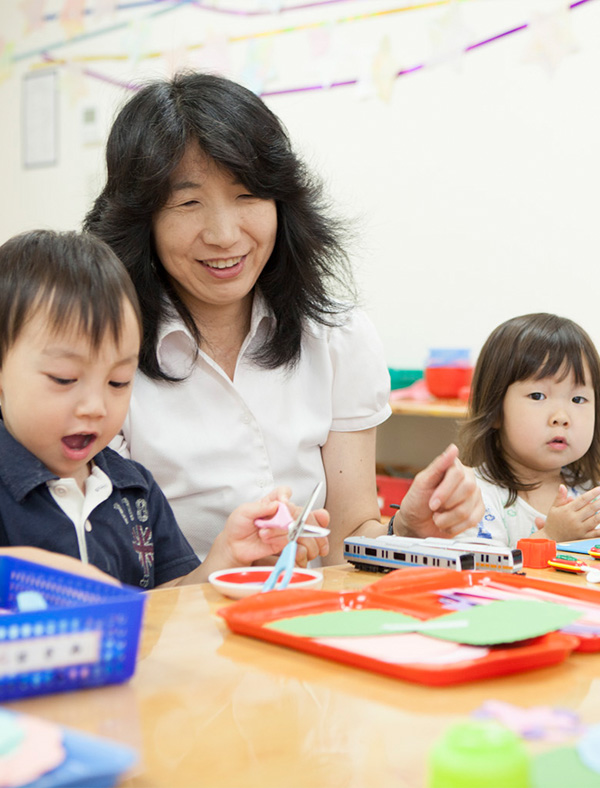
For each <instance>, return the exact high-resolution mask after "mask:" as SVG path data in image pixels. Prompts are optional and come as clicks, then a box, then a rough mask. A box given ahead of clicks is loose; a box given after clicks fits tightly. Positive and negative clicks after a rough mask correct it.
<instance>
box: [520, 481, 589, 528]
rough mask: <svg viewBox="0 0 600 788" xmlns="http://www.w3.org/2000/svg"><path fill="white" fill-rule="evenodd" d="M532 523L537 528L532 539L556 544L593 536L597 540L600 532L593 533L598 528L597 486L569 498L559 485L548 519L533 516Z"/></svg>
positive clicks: (563, 487)
mask: <svg viewBox="0 0 600 788" xmlns="http://www.w3.org/2000/svg"><path fill="white" fill-rule="evenodd" d="M535 524H536V525H537V527H538V528H539V531H538V532H537V534H536V536H541V537H545V538H546V539H554V540H555V541H556V542H564V541H573V540H575V539H593V538H594V537H598V539H599V540H600V529H599V530H596V526H598V525H600V487H594V489H593V490H588V492H586V493H583V495H579V496H577V498H573V497H572V496H570V495H569V494H568V491H567V488H566V486H565V485H564V484H561V485H560V487H559V488H558V493H557V496H556V498H555V499H554V503H553V504H552V507H551V508H550V511H549V512H548V516H547V517H546V518H545V519H544V518H543V517H537V518H536V520H535Z"/></svg>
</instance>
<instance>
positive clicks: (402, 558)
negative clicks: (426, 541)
mask: <svg viewBox="0 0 600 788" xmlns="http://www.w3.org/2000/svg"><path fill="white" fill-rule="evenodd" d="M394 559H395V560H396V561H406V553H394Z"/></svg>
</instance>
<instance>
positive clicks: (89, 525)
mask: <svg viewBox="0 0 600 788" xmlns="http://www.w3.org/2000/svg"><path fill="white" fill-rule="evenodd" d="M85 530H86V531H87V532H88V534H89V532H90V531H91V530H92V524H91V523H90V521H89V520H86V521H85Z"/></svg>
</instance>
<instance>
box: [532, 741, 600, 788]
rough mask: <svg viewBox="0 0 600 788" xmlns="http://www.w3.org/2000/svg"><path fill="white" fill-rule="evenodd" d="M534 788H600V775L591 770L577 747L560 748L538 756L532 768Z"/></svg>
mask: <svg viewBox="0 0 600 788" xmlns="http://www.w3.org/2000/svg"><path fill="white" fill-rule="evenodd" d="M532 777H533V786H534V788H565V786H566V785H572V786H574V788H600V774H598V772H594V771H592V770H591V769H589V768H588V767H587V766H586V765H585V764H584V763H583V761H582V760H581V758H580V757H579V753H578V752H577V749H576V748H575V747H559V748H557V749H555V750H550V751H549V752H545V753H543V754H542V755H538V756H537V757H536V758H534V760H533V768H532Z"/></svg>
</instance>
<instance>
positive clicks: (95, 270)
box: [0, 230, 142, 366]
mask: <svg viewBox="0 0 600 788" xmlns="http://www.w3.org/2000/svg"><path fill="white" fill-rule="evenodd" d="M124 299H126V300H128V301H129V302H130V304H131V306H132V307H133V309H134V312H135V314H136V317H137V320H138V323H139V325H140V333H141V323H142V320H141V315H140V308H139V304H138V300H137V295H136V292H135V288H134V286H133V283H132V282H131V279H130V278H129V276H128V274H127V271H126V270H125V268H124V266H123V265H122V263H121V262H120V261H119V260H118V258H117V257H116V255H115V254H114V252H113V251H112V250H111V248H110V247H109V246H108V245H107V244H105V243H104V242H103V241H101V240H100V239H99V238H96V237H95V236H93V235H91V234H90V233H76V232H54V231H52V230H31V231H29V232H25V233H21V234H20V235H15V236H14V237H13V238H11V239H10V240H8V241H6V242H5V243H4V244H2V246H0V366H1V365H2V364H3V362H4V358H5V355H6V353H7V352H8V350H10V348H11V347H12V346H13V344H14V343H15V342H16V340H17V339H18V337H19V335H20V333H21V331H22V329H23V327H24V326H25V324H26V322H27V321H28V320H29V319H30V318H31V317H32V316H33V315H34V314H35V313H36V312H38V310H41V311H43V313H44V317H45V318H46V319H47V321H48V328H49V330H50V331H56V330H60V329H61V328H62V327H64V326H65V325H73V326H74V327H76V328H77V329H78V330H80V331H81V332H82V333H83V334H84V335H85V336H87V337H89V340H90V345H91V347H92V348H93V349H94V350H96V349H97V348H98V347H99V346H100V343H101V342H102V340H103V338H104V336H105V335H106V332H107V331H110V333H111V334H112V337H113V339H114V340H115V342H116V343H118V342H119V340H120V338H121V332H122V329H123V300H124Z"/></svg>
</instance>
